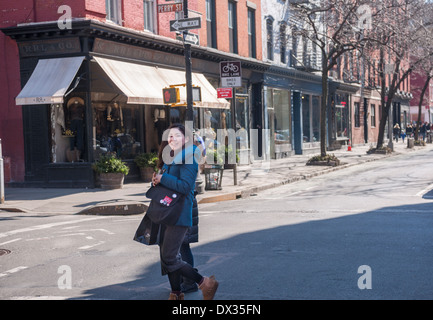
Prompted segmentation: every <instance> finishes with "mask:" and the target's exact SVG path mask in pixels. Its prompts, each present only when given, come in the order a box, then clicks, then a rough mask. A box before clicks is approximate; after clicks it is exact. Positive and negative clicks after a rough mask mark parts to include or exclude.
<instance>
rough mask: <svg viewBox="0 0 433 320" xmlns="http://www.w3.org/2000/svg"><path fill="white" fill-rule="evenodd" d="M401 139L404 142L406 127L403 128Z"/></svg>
mask: <svg viewBox="0 0 433 320" xmlns="http://www.w3.org/2000/svg"><path fill="white" fill-rule="evenodd" d="M400 136H401V139H402V140H403V143H404V139H405V138H406V132H405V131H404V129H401V135H400Z"/></svg>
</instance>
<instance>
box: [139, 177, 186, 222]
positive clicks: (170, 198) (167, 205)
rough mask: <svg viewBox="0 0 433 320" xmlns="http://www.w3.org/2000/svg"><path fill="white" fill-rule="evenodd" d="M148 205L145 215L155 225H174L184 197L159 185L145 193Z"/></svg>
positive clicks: (180, 211)
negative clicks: (148, 199)
mask: <svg viewBox="0 0 433 320" xmlns="http://www.w3.org/2000/svg"><path fill="white" fill-rule="evenodd" d="M146 197H148V198H150V199H151V201H150V205H149V208H148V209H147V212H146V215H147V216H148V217H149V218H150V220H152V222H154V223H157V224H165V225H175V224H176V222H177V220H179V217H180V214H181V213H182V210H183V205H184V203H185V195H184V194H182V193H180V192H177V191H173V190H171V189H169V188H167V187H164V186H163V185H161V184H158V185H156V186H152V187H150V189H149V190H148V191H147V192H146Z"/></svg>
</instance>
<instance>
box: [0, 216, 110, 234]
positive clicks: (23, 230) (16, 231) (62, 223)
mask: <svg viewBox="0 0 433 320" xmlns="http://www.w3.org/2000/svg"><path fill="white" fill-rule="evenodd" d="M99 219H106V218H105V217H97V218H87V219H80V220H75V221H64V222H56V223H48V224H41V225H38V226H33V227H28V228H23V229H17V230H12V231H8V232H4V233H0V238H4V237H7V236H11V235H14V234H17V233H23V232H29V231H36V230H42V229H49V228H52V227H57V226H62V225H66V224H73V223H79V222H87V221H92V220H99Z"/></svg>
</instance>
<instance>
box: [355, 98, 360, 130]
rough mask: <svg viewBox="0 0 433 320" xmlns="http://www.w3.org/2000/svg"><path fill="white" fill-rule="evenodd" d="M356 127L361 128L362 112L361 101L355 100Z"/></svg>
mask: <svg viewBox="0 0 433 320" xmlns="http://www.w3.org/2000/svg"><path fill="white" fill-rule="evenodd" d="M354 116H355V127H356V128H359V127H360V126H361V114H360V107H359V102H355V114H354Z"/></svg>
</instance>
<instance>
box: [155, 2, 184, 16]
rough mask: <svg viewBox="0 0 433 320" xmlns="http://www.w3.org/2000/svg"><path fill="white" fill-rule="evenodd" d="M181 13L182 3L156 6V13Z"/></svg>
mask: <svg viewBox="0 0 433 320" xmlns="http://www.w3.org/2000/svg"><path fill="white" fill-rule="evenodd" d="M179 11H183V3H182V2H180V3H168V4H158V13H164V12H179Z"/></svg>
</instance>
